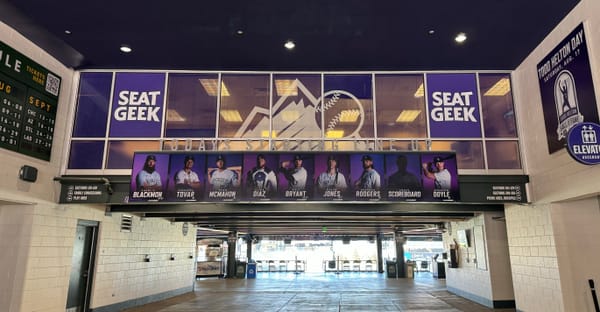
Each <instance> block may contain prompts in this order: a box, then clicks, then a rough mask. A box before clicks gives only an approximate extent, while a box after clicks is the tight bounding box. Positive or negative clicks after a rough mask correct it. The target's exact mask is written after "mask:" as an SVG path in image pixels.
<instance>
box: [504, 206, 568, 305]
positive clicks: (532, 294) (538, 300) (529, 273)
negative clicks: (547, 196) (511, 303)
mask: <svg viewBox="0 0 600 312" xmlns="http://www.w3.org/2000/svg"><path fill="white" fill-rule="evenodd" d="M505 214H506V225H507V226H506V227H507V233H508V244H509V250H510V262H511V265H512V279H513V287H514V292H515V302H516V305H517V308H518V309H519V310H521V311H564V309H563V300H562V294H561V292H562V288H561V285H560V277H559V274H558V261H557V256H556V245H555V242H554V230H553V227H552V220H551V216H550V204H546V205H538V206H517V205H515V206H509V207H506V209H505Z"/></svg>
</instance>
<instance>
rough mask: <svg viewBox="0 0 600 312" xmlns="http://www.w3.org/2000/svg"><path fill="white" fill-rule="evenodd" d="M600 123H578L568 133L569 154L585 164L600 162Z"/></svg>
mask: <svg viewBox="0 0 600 312" xmlns="http://www.w3.org/2000/svg"><path fill="white" fill-rule="evenodd" d="M599 132H600V125H598V124H597V123H593V122H582V123H578V124H576V125H575V126H573V127H572V128H571V130H570V131H569V134H568V135H567V147H568V148H569V154H570V155H571V157H573V159H575V160H576V161H578V162H580V163H582V164H584V165H597V164H600V144H599V143H600V141H598V133H599Z"/></svg>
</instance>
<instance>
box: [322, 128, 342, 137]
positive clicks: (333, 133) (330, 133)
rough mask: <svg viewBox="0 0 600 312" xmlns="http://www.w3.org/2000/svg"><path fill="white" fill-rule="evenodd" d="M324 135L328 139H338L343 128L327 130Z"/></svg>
mask: <svg viewBox="0 0 600 312" xmlns="http://www.w3.org/2000/svg"><path fill="white" fill-rule="evenodd" d="M325 137H327V138H328V139H340V138H343V137H344V130H327V133H325Z"/></svg>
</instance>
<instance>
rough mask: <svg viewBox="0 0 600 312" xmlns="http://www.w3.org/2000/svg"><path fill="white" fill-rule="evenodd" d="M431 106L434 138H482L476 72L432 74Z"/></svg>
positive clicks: (428, 104) (429, 78) (429, 77)
mask: <svg viewBox="0 0 600 312" xmlns="http://www.w3.org/2000/svg"><path fill="white" fill-rule="evenodd" d="M427 95H428V100H427V108H428V110H429V129H430V131H431V137H432V138H480V137H481V115H480V114H479V100H478V96H477V81H476V79H475V74H428V75H427Z"/></svg>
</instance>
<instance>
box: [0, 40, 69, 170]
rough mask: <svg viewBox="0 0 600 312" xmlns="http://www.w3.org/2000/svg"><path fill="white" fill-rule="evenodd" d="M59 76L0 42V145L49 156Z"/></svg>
mask: <svg viewBox="0 0 600 312" xmlns="http://www.w3.org/2000/svg"><path fill="white" fill-rule="evenodd" d="M60 83H61V78H60V77H59V76H58V75H56V74H54V73H52V72H50V71H49V70H47V69H46V68H44V67H42V66H41V65H39V64H37V63H35V62H34V61H32V60H31V59H29V58H27V57H26V56H24V55H23V54H21V53H19V52H17V51H15V50H14V49H12V48H11V47H9V46H7V45H6V44H4V43H3V42H0V147H2V148H5V149H8V150H12V151H15V152H18V153H21V154H25V155H29V156H32V157H35V158H38V159H42V160H50V153H51V151H52V139H53V137H54V123H55V120H56V108H57V105H58V95H59V92H60Z"/></svg>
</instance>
